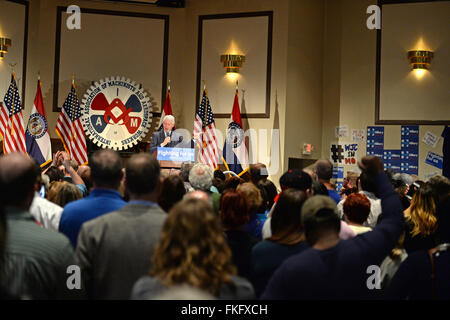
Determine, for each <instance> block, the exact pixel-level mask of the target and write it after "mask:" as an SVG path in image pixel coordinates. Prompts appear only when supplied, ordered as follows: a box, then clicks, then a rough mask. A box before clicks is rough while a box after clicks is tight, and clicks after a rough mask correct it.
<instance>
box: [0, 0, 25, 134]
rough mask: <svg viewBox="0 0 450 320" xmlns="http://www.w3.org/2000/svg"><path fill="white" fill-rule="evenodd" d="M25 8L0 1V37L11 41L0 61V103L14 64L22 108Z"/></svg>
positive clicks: (9, 80)
mask: <svg viewBox="0 0 450 320" xmlns="http://www.w3.org/2000/svg"><path fill="white" fill-rule="evenodd" d="M25 8H26V7H25V5H23V4H19V3H15V2H9V1H0V37H4V38H8V39H11V46H10V47H9V48H8V52H7V53H6V54H5V57H4V58H3V59H0V101H1V102H3V98H4V97H5V94H6V91H7V90H8V87H9V84H10V83H11V67H10V64H15V67H14V72H15V74H16V83H17V87H18V89H19V93H20V98H21V100H22V106H25V105H24V104H23V103H24V101H23V98H24V97H23V89H24V85H25V82H24V81H23V80H24V79H23V76H24V72H23V71H24V70H23V66H24V61H23V58H24V36H25ZM0 139H1V138H0Z"/></svg>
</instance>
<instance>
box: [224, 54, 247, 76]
mask: <svg viewBox="0 0 450 320" xmlns="http://www.w3.org/2000/svg"><path fill="white" fill-rule="evenodd" d="M220 62H222V63H223V67H224V68H225V69H226V72H227V73H228V72H234V73H239V69H240V68H242V64H243V63H244V62H245V56H244V55H240V54H223V55H221V56H220Z"/></svg>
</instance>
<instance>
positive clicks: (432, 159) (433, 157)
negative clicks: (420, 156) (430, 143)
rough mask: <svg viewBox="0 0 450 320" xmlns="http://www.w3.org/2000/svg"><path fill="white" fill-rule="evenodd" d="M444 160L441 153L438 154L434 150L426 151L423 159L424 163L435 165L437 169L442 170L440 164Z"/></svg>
mask: <svg viewBox="0 0 450 320" xmlns="http://www.w3.org/2000/svg"><path fill="white" fill-rule="evenodd" d="M443 162H444V157H443V156H441V155H438V154H436V153H434V152H431V151H430V152H428V154H427V158H426V159H425V163H426V164H429V165H430V166H433V167H436V168H438V169H441V170H442V164H443Z"/></svg>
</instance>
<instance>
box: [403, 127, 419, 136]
mask: <svg viewBox="0 0 450 320" xmlns="http://www.w3.org/2000/svg"><path fill="white" fill-rule="evenodd" d="M406 136H409V137H419V126H402V137H406Z"/></svg>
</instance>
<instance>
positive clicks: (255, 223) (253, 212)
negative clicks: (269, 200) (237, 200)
mask: <svg viewBox="0 0 450 320" xmlns="http://www.w3.org/2000/svg"><path fill="white" fill-rule="evenodd" d="M236 190H239V191H241V192H242V193H243V194H244V197H245V198H246V199H247V201H248V204H249V211H250V220H249V222H247V224H246V230H247V232H248V233H250V234H251V235H252V236H253V237H254V238H256V239H258V240H261V239H262V235H261V232H262V227H263V225H264V222H265V221H266V215H265V213H264V212H258V209H259V208H260V207H261V204H262V202H263V199H262V197H261V191H259V189H258V188H257V187H256V186H255V185H254V184H253V183H251V182H246V183H243V184H240V185H239V186H238V187H237V189H236Z"/></svg>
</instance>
